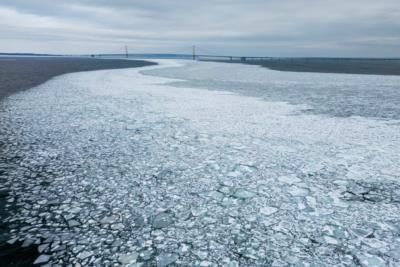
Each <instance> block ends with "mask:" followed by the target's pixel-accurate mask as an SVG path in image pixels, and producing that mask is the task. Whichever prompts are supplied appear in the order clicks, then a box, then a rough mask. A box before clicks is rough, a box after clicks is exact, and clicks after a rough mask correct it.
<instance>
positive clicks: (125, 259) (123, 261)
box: [118, 252, 139, 265]
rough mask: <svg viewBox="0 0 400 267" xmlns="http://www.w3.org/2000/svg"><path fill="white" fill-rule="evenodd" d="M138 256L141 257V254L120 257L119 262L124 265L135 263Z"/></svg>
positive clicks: (135, 253)
mask: <svg viewBox="0 0 400 267" xmlns="http://www.w3.org/2000/svg"><path fill="white" fill-rule="evenodd" d="M138 256H139V254H138V253H137V252H132V253H129V254H125V255H121V256H119V258H118V261H119V262H120V263H121V264H123V265H125V264H129V263H135V262H136V260H137V258H138Z"/></svg>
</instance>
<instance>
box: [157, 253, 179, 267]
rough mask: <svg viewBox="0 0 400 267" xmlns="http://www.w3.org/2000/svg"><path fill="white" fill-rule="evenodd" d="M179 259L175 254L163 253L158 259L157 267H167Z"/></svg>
mask: <svg viewBox="0 0 400 267" xmlns="http://www.w3.org/2000/svg"><path fill="white" fill-rule="evenodd" d="M177 259H178V256H177V255H175V254H167V253H161V254H160V255H159V256H158V257H157V267H166V266H169V265H171V264H172V263H174V262H175V261H176V260H177Z"/></svg>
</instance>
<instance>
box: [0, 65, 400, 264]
mask: <svg viewBox="0 0 400 267" xmlns="http://www.w3.org/2000/svg"><path fill="white" fill-rule="evenodd" d="M197 64H198V68H200V69H202V70H203V71H204V69H207V67H210V68H211V67H212V68H211V69H212V70H213V71H215V70H218V68H215V66H216V65H213V64H215V63H201V62H199V63H197ZM171 66H176V67H179V66H182V63H176V62H174V61H162V62H160V66H155V67H145V68H141V69H126V70H106V71H95V72H87V73H75V74H68V75H64V76H61V77H58V78H56V79H53V80H52V81H49V82H47V83H45V84H43V85H41V86H38V87H37V88H34V89H33V90H29V91H27V92H23V93H19V94H16V95H14V96H11V97H9V99H7V101H5V102H4V103H3V110H2V112H1V114H0V116H1V119H2V121H3V122H4V123H3V124H2V126H1V129H0V131H1V133H2V134H1V138H2V139H1V142H2V143H4V144H6V145H5V146H4V152H6V153H5V157H8V160H10V161H8V162H11V163H10V164H8V166H2V168H3V171H4V172H6V173H7V177H6V178H7V179H8V182H7V186H10V187H11V189H12V191H11V194H12V197H9V198H8V202H9V205H11V204H13V203H14V204H16V205H17V206H18V207H19V208H20V210H19V212H18V213H17V214H15V215H14V216H12V217H10V218H9V221H10V222H18V223H20V224H24V225H25V226H24V227H22V228H17V229H14V230H13V231H12V235H13V238H12V239H11V240H10V242H13V241H14V242H15V241H16V239H15V238H17V239H19V240H21V241H23V242H27V243H31V244H38V245H39V248H40V253H41V254H42V256H41V257H40V258H38V261H42V262H43V264H46V263H54V264H65V265H67V264H68V263H71V264H75V263H79V264H81V265H88V264H92V265H95V264H100V265H113V264H128V263H130V266H149V265H154V264H158V265H159V266H166V265H168V264H176V265H185V266H187V265H190V266H215V265H217V264H218V265H226V266H238V265H239V264H240V265H245V266H250V265H251V266H266V265H267V266H268V265H272V266H287V265H297V266H302V265H304V266H309V265H314V266H315V265H317V266H332V265H340V264H341V265H342V266H357V265H360V264H361V265H363V266H385V265H389V266H396V265H398V264H399V261H400V239H399V238H398V235H399V232H400V224H399V219H400V218H399V215H398V214H400V183H399V180H398V178H399V174H398V173H399V170H400V166H399V164H400V163H399V162H398V158H397V157H398V155H399V154H400V134H399V133H400V125H399V122H398V121H395V120H388V121H376V120H373V119H368V118H362V117H350V118H335V117H333V118H332V117H326V116H319V115H308V114H301V113H299V110H300V108H301V107H299V106H294V105H289V104H287V103H284V102H267V101H263V100H261V99H257V98H253V97H245V96H240V95H237V94H233V93H229V92H223V91H217V92H216V91H207V90H202V89H195V88H188V87H185V88H178V87H173V86H171V85H169V83H171V82H177V81H179V80H173V79H168V78H161V77H154V76H146V75H143V74H141V71H142V70H143V69H146V71H152V70H154V69H160V68H166V67H171ZM236 67H237V66H235V68H236ZM183 68H184V66H183ZM240 68H242V70H243V72H246V71H250V70H249V69H248V68H252V66H241V67H240ZM219 71H220V72H221V73H223V72H224V71H225V69H224V68H221V69H219ZM288 75H289V74H288ZM2 161H4V159H2ZM3 176H4V175H3ZM2 178H4V177H2ZM14 237H15V238H14Z"/></svg>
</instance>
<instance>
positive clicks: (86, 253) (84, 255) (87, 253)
mask: <svg viewBox="0 0 400 267" xmlns="http://www.w3.org/2000/svg"><path fill="white" fill-rule="evenodd" d="M91 256H93V252H91V251H83V252H81V253H79V254H78V255H77V257H78V258H79V259H81V260H84V259H87V258H89V257H91Z"/></svg>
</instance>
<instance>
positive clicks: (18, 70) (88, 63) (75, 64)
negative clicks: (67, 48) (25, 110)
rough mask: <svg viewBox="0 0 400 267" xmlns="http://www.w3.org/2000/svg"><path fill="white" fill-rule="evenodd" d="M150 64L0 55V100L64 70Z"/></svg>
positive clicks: (112, 60)
mask: <svg viewBox="0 0 400 267" xmlns="http://www.w3.org/2000/svg"><path fill="white" fill-rule="evenodd" d="M154 64H155V63H152V62H148V61H142V60H120V59H107V60H105V59H92V58H63V57H0V99H2V98H3V97H5V96H7V95H10V94H12V93H14V92H17V91H20V90H24V89H28V88H31V87H33V86H36V85H39V84H41V83H43V82H45V81H47V80H48V79H50V78H52V77H54V76H57V75H61V74H65V73H70V72H79V71H90V70H103V69H122V68H135V67H143V66H148V65H154Z"/></svg>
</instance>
